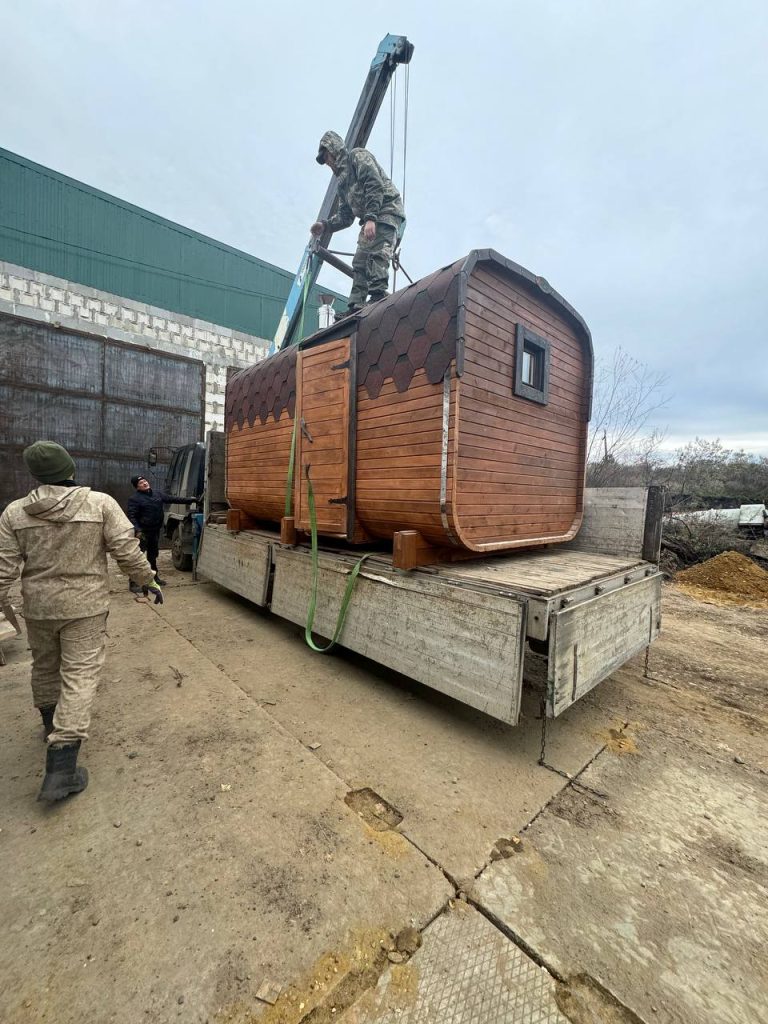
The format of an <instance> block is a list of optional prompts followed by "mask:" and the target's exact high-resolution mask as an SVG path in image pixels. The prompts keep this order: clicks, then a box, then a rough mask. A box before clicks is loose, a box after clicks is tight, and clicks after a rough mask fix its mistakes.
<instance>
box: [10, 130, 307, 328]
mask: <svg viewBox="0 0 768 1024" xmlns="http://www.w3.org/2000/svg"><path fill="white" fill-rule="evenodd" d="M298 255H299V254H298V253H297V257H298ZM0 260H3V261H6V262H9V263H15V264H18V265H20V266H23V267H28V268H29V269H30V270H36V271H40V272H42V273H45V274H51V275H52V276H54V277H60V278H64V279H65V280H67V281H73V282H78V283H79V284H83V285H88V286H90V287H92V288H97V289H99V290H101V291H105V292H111V293H112V294H114V295H121V296H125V297H126V298H132V299H135V300H137V301H139V302H145V303H147V304H149V305H152V306H158V307H160V308H161V309H167V310H172V311H174V312H177V313H183V314H186V315H187V316H192V317H196V318H198V319H200V320H207V321H209V322H211V323H214V324H220V325H221V326H223V327H230V328H234V329H235V330H239V331H244V332H245V333H247V334H253V335H256V336H257V337H259V338H272V337H273V335H274V333H275V329H276V327H277V324H278V321H279V319H280V315H281V313H282V311H283V306H284V304H285V299H286V298H287V296H288V292H289V289H290V287H291V283H292V281H293V274H292V273H289V272H288V271H286V270H281V269H280V268H279V267H275V266H272V265H271V264H270V263H265V262H264V261H263V260H259V259H256V257H255V256H249V255H248V253H245V252H241V251H240V250H239V249H234V248H232V247H231V246H229V245H225V244H224V243H223V242H217V241H216V240H215V239H213V238H208V237H206V236H205V235H201V234H198V233H197V232H196V231H191V230H190V229H189V228H185V227H182V225H180V224H175V223H174V222H173V221H170V220H166V219H165V218H164V217H158V216H157V215H156V214H154V213H150V212H148V211H147V210H142V209H141V208H140V207H138V206H133V205H132V204H131V203H126V202H124V201H123V200H122V199H117V198H115V196H111V195H108V194H107V193H106V192H100V191H99V190H98V189H95V188H91V187H90V186H89V185H84V184H83V183H82V182H80V181H75V180H74V179H73V178H68V177H67V176H66V175H64V174H59V173H58V172H56V171H52V170H50V169H49V168H47V167H42V166H41V165H40V164H36V163H33V162H32V161H31V160H26V159H25V158H24V157H21V156H17V155H16V154H15V153H11V152H9V151H8V150H5V149H0ZM325 290H326V289H323V291H325ZM319 302H320V289H319V288H317V287H315V288H314V289H313V291H312V293H311V295H310V303H309V306H310V308H309V309H308V311H307V316H308V320H309V322H310V323H315V324H316V323H317V312H316V311H317V307H318V305H319Z"/></svg>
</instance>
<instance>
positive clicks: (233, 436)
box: [227, 410, 293, 522]
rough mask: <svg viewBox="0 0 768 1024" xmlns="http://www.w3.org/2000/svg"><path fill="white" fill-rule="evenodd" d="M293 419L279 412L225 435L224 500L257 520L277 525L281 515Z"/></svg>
mask: <svg viewBox="0 0 768 1024" xmlns="http://www.w3.org/2000/svg"><path fill="white" fill-rule="evenodd" d="M292 433H293V417H292V416H289V415H288V411H287V410H283V412H282V413H281V414H280V419H279V420H274V419H272V417H271V416H270V418H269V419H268V420H267V422H266V423H264V424H262V423H261V422H260V421H259V420H258V419H257V420H256V422H255V423H254V424H253V426H252V427H249V426H248V424H247V423H246V424H244V425H243V427H242V429H240V428H238V427H237V426H235V427H234V429H232V430H231V431H230V432H229V433H228V434H227V501H228V502H229V503H230V505H231V506H232V507H233V508H239V509H242V510H243V511H244V512H248V513H249V514H250V515H252V516H255V517H256V518H257V519H264V520H272V521H274V522H279V521H280V519H281V518H282V516H283V515H285V487H286V483H287V480H288V460H289V457H290V451H291V435H292Z"/></svg>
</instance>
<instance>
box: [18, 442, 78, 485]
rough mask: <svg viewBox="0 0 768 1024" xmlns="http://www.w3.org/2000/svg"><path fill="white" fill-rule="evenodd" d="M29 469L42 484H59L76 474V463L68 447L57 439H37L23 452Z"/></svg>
mask: <svg viewBox="0 0 768 1024" xmlns="http://www.w3.org/2000/svg"><path fill="white" fill-rule="evenodd" d="M23 458H24V462H25V463H26V466H27V469H28V470H29V472H30V473H31V474H32V476H33V477H35V479H36V480H39V481H40V483H41V484H57V483H59V482H60V481H62V480H69V479H70V478H71V477H73V476H74V475H75V464H74V462H73V461H72V456H71V455H70V454H69V452H68V451H67V449H66V448H62V447H61V445H60V444H56V442H55V441H35V443H34V444H31V445H30V446H29V447H28V448H25V449H24V452H23Z"/></svg>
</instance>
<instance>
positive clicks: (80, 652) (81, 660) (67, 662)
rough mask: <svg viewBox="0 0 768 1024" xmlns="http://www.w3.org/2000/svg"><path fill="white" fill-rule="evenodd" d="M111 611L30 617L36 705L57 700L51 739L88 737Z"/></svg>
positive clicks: (28, 635) (43, 705) (28, 629)
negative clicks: (84, 615) (70, 616)
mask: <svg viewBox="0 0 768 1024" xmlns="http://www.w3.org/2000/svg"><path fill="white" fill-rule="evenodd" d="M107 615H108V613H107V612H102V613H101V615H90V616H88V617H87V618H84V619H27V620H26V621H27V639H28V640H29V646H30V649H31V651H32V699H33V701H34V703H35V707H38V708H42V707H46V706H50V705H52V704H55V705H56V713H55V714H54V716H53V732H52V733H51V734H50V736H49V737H48V742H49V743H73V742H74V741H75V740H85V739H88V726H89V725H90V724H91V705H92V704H93V698H94V697H95V696H96V689H97V687H98V685H99V676H100V675H101V669H102V667H103V665H104V656H105V653H106V644H107Z"/></svg>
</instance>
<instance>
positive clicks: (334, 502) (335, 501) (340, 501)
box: [328, 494, 349, 505]
mask: <svg viewBox="0 0 768 1024" xmlns="http://www.w3.org/2000/svg"><path fill="white" fill-rule="evenodd" d="M348 501H349V498H348V497H347V495H346V494H345V495H344V497H343V498H329V499H328V504H329V505H346V504H347V502H348Z"/></svg>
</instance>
